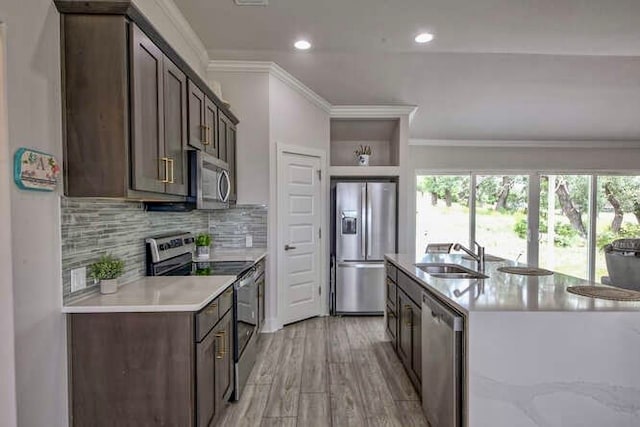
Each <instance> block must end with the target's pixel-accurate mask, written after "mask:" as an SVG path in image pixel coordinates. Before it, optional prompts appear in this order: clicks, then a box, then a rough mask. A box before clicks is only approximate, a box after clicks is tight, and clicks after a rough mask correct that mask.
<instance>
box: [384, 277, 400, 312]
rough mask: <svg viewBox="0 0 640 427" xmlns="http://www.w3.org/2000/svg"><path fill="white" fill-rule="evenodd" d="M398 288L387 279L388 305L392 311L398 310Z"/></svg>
mask: <svg viewBox="0 0 640 427" xmlns="http://www.w3.org/2000/svg"><path fill="white" fill-rule="evenodd" d="M396 286H397V285H396V284H395V283H394V282H393V281H391V279H389V278H388V277H387V305H389V306H390V307H391V309H392V310H395V309H396V298H397V295H398V292H397V288H396Z"/></svg>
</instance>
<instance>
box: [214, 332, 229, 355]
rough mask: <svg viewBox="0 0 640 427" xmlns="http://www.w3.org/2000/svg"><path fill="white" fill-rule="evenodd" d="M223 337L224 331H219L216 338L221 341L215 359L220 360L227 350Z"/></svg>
mask: <svg viewBox="0 0 640 427" xmlns="http://www.w3.org/2000/svg"><path fill="white" fill-rule="evenodd" d="M224 335H225V331H221V332H219V333H217V334H216V338H222V341H221V343H222V344H221V345H220V346H219V348H220V350H218V353H217V354H216V359H222V358H223V357H224V355H225V354H226V353H227V348H226V347H227V346H226V342H225V339H224Z"/></svg>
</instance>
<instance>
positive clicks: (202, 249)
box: [196, 246, 209, 259]
mask: <svg viewBox="0 0 640 427" xmlns="http://www.w3.org/2000/svg"><path fill="white" fill-rule="evenodd" d="M196 258H198V259H207V258H209V246H196Z"/></svg>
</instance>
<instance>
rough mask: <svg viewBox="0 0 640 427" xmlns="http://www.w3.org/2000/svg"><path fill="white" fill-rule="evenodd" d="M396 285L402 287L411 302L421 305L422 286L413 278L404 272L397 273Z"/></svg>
mask: <svg viewBox="0 0 640 427" xmlns="http://www.w3.org/2000/svg"><path fill="white" fill-rule="evenodd" d="M398 287H400V289H402V290H403V291H404V292H405V293H406V294H407V296H409V298H410V299H411V300H413V302H414V303H415V304H416V305H418V306H421V304H422V292H423V288H422V286H420V285H419V284H418V283H416V281H415V280H413V279H412V278H410V277H409V276H407V275H406V274H404V273H403V272H399V273H398Z"/></svg>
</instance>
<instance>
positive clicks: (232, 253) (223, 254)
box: [193, 248, 267, 262]
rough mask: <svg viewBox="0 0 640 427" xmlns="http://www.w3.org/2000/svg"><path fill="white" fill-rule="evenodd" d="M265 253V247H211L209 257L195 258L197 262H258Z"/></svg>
mask: <svg viewBox="0 0 640 427" xmlns="http://www.w3.org/2000/svg"><path fill="white" fill-rule="evenodd" d="M266 255H267V249H266V248H243V249H212V250H211V253H210V254H209V258H196V257H195V256H194V257H193V260H194V261H197V262H216V261H252V262H258V261H260V260H261V259H262V258H264V257H265V256H266Z"/></svg>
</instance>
